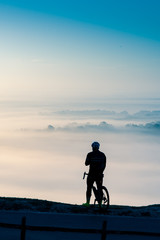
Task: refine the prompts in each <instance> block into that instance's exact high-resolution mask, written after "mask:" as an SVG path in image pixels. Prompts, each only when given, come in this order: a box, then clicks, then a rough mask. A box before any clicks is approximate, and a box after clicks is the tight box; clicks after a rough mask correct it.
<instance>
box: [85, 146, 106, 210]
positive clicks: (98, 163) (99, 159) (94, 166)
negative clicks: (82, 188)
mask: <svg viewBox="0 0 160 240" xmlns="http://www.w3.org/2000/svg"><path fill="white" fill-rule="evenodd" d="M91 146H92V152H90V153H88V154H87V157H86V161H85V165H86V166H89V173H88V177H87V191H86V203H85V204H84V205H86V206H89V203H90V198H91V191H92V187H93V183H94V182H96V185H97V189H98V192H99V204H100V202H101V200H102V199H101V196H102V182H103V171H104V169H105V167H106V156H105V154H104V153H103V152H100V151H99V147H100V144H99V143H98V142H93V143H92V145H91Z"/></svg>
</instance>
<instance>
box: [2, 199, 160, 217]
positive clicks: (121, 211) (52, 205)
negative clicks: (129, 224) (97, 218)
mask: <svg viewBox="0 0 160 240" xmlns="http://www.w3.org/2000/svg"><path fill="white" fill-rule="evenodd" d="M2 210H12V211H15V210H16V211H21V210H23V211H32V212H54V213H77V214H78V213H79V214H99V209H98V207H95V206H90V207H89V208H87V207H84V206H82V205H75V204H66V203H59V202H52V201H47V200H38V199H27V198H8V197H7V198H5V197H0V211H2ZM102 213H103V214H106V215H111V216H133V217H156V218H160V204H155V205H150V206H142V207H134V206H120V205H111V206H110V207H109V209H108V210H107V211H104V212H102Z"/></svg>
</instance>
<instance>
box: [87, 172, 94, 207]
mask: <svg viewBox="0 0 160 240" xmlns="http://www.w3.org/2000/svg"><path fill="white" fill-rule="evenodd" d="M93 183H94V179H93V178H92V177H91V176H88V178H87V191H86V202H87V203H88V204H89V203H90V198H91V194H92V187H93Z"/></svg>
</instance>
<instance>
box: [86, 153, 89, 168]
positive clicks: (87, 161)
mask: <svg viewBox="0 0 160 240" xmlns="http://www.w3.org/2000/svg"><path fill="white" fill-rule="evenodd" d="M85 165H86V166H88V165H90V157H89V154H87V157H86V161H85Z"/></svg>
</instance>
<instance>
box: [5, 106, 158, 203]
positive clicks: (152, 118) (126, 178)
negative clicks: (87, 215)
mask: <svg viewBox="0 0 160 240" xmlns="http://www.w3.org/2000/svg"><path fill="white" fill-rule="evenodd" d="M159 116H160V111H159V110H158V109H156V110H154V109H153V110H152V109H149V110H146V109H145V111H144V110H143V109H142V110H141V111H137V112H136V111H135V112H134V113H129V111H126V109H124V111H117V110H116V111H115V110H114V109H113V110H112V111H111V110H110V109H109V110H107V108H106V110H105V109H103V110H101V109H98V110H97V109H93V108H92V109H88V110H86V109H85V110H82V109H78V108H77V110H72V109H70V110H66V109H63V111H62V110H60V111H57V110H54V108H53V107H51V106H50V107H48V106H47V107H46V106H44V107H43V108H42V107H40V106H38V107H37V106H33V107H26V106H25V107H22V106H21V107H17V108H10V109H9V108H7V111H6V108H4V109H2V111H1V125H0V130H1V136H0V152H1V158H0V163H1V168H0V186H1V196H12V197H31V198H41V199H47V200H52V201H60V202H68V203H78V204H80V203H82V202H84V201H85V190H86V183H85V181H84V180H82V176H83V172H84V171H88V168H87V167H85V165H84V161H85V158H86V154H87V153H88V152H89V151H91V143H92V142H93V141H95V140H96V141H99V142H100V144H101V151H103V152H104V153H105V154H106V155H107V168H106V170H105V178H104V184H105V185H106V186H107V187H108V189H109V192H110V196H111V203H112V204H131V205H149V204H153V203H159V199H160V193H159V191H158V189H159V182H160V174H159V173H160V162H159V156H160V149H159V144H160V137H159V136H160V134H159V133H160V122H159Z"/></svg>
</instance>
